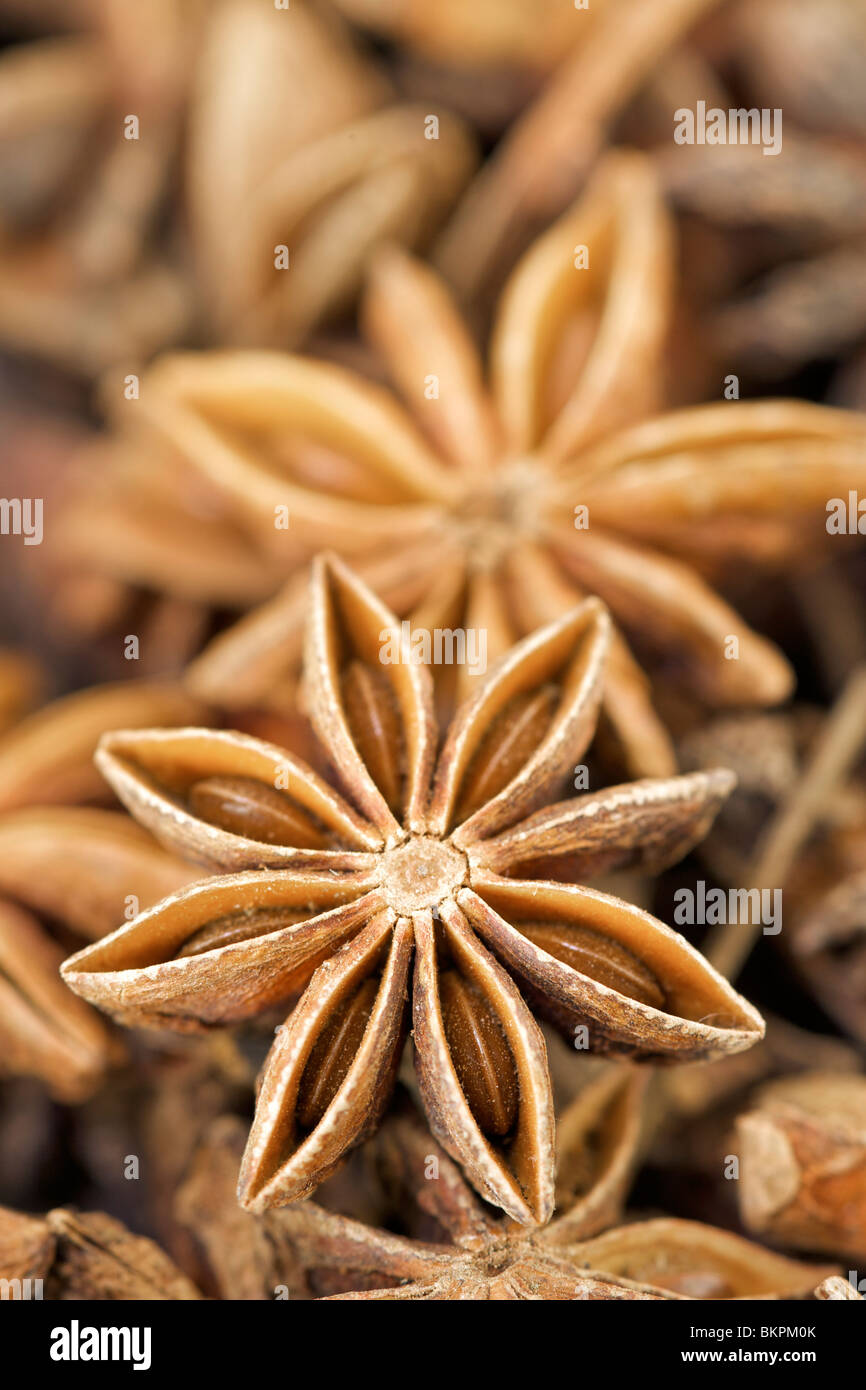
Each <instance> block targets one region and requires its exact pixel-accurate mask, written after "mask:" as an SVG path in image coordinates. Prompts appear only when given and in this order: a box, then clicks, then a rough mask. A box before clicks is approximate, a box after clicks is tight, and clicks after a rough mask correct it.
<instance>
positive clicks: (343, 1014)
mask: <svg viewBox="0 0 866 1390" xmlns="http://www.w3.org/2000/svg"><path fill="white" fill-rule="evenodd" d="M378 991H379V978H378V976H370V977H368V979H366V980H364V982H363V984H362V985H361V986H360V988H359V989H358V990H356V992H355V993H354V994H353V995H351V996H350V997H349V998H348V999H344V1000H343V1003H342V1004H341V1005H340V1006H339V1008H338V1009H335V1010H334V1012H333V1014H332V1015H331V1017H330V1018H329V1020H328V1023H327V1025H326V1026H325V1028H323V1029H322V1032H321V1033H320V1034H319V1036H318V1038H317V1039H316V1042H315V1045H314V1047H313V1050H312V1052H311V1053H310V1057H309V1060H308V1062H307V1065H306V1067H305V1068H304V1074H303V1076H302V1077H301V1084H300V1086H299V1087H298V1104H297V1116H298V1122H299V1124H300V1125H301V1126H302V1127H303V1128H304V1129H315V1127H316V1125H317V1124H318V1123H319V1121H320V1120H321V1118H322V1116H323V1115H324V1113H325V1111H326V1110H327V1108H328V1106H329V1105H330V1104H331V1101H332V1100H333V1099H334V1096H335V1095H336V1094H337V1092H338V1091H339V1089H340V1087H341V1086H342V1084H343V1082H344V1080H345V1079H346V1075H347V1073H348V1070H349V1068H350V1066H351V1065H352V1062H353V1060H354V1058H355V1054H356V1052H357V1051H358V1047H359V1045H360V1042H361V1039H362V1037H363V1036H364V1029H365V1028H366V1027H367V1022H368V1020H369V1017H370V1014H371V1013H372V1012H373V1005H374V1004H375V1002H376V995H377V993H378Z"/></svg>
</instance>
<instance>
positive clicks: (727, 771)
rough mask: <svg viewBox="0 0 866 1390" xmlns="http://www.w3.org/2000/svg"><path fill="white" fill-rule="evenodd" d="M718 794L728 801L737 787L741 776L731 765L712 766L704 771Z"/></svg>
mask: <svg viewBox="0 0 866 1390" xmlns="http://www.w3.org/2000/svg"><path fill="white" fill-rule="evenodd" d="M704 776H705V777H706V779H707V781H708V782H709V784H710V786H711V787H712V790H713V792H714V793H715V794H716V796H718V797H720V798H723V799H724V800H725V801H727V799H728V797H729V796H730V795H731V792H732V791H733V790H734V788H735V787H736V785H737V783H738V781H739V778H738V776H737V774H736V772H734V770H733V768H730V767H710V768H707V770H706V771H705V773H704Z"/></svg>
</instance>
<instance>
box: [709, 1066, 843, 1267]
mask: <svg viewBox="0 0 866 1390" xmlns="http://www.w3.org/2000/svg"><path fill="white" fill-rule="evenodd" d="M737 1137H738V1141H739V1149H740V1183H739V1185H738V1189H739V1196H740V1206H741V1210H742V1215H743V1219H744V1221H745V1224H746V1226H747V1227H748V1229H749V1230H751V1231H754V1232H755V1233H757V1234H760V1235H762V1236H765V1237H766V1238H768V1239H772V1240H773V1241H778V1242H779V1243H780V1244H783V1245H788V1246H791V1247H793V1248H794V1249H799V1250H822V1251H826V1252H828V1253H829V1254H833V1255H844V1256H850V1257H852V1258H854V1259H859V1260H862V1259H866V1077H863V1076H856V1075H850V1074H848V1073H841V1074H840V1073H836V1072H806V1073H804V1074H803V1075H801V1076H795V1077H786V1078H785V1079H783V1080H781V1081H774V1082H771V1083H770V1084H769V1085H768V1086H766V1087H764V1088H763V1089H762V1090H761V1091H759V1092H758V1095H757V1096H756V1097H755V1099H754V1101H753V1104H752V1108H751V1109H750V1110H748V1111H746V1113H745V1114H743V1115H742V1116H741V1117H740V1119H739V1121H738V1124H737Z"/></svg>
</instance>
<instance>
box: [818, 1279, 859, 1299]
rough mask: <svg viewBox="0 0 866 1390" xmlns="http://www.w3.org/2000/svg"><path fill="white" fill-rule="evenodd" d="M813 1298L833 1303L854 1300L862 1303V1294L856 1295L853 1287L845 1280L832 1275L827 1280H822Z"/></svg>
mask: <svg viewBox="0 0 866 1390" xmlns="http://www.w3.org/2000/svg"><path fill="white" fill-rule="evenodd" d="M815 1297H816V1298H820V1299H826V1300H833V1301H835V1300H838V1301H840V1302H841V1301H843V1300H847V1299H854V1298H857V1299H860V1300H861V1301H862V1298H863V1295H862V1293H858V1292H857V1290H856V1289H855V1288H854V1285H853V1284H851V1283H850V1282H849V1281H848V1280H847V1279H842V1278H841V1277H840V1275H838V1274H834V1275H831V1277H830V1278H829V1279H822V1281H821V1283H820V1284H819V1285H818V1287H817V1289H816V1290H815Z"/></svg>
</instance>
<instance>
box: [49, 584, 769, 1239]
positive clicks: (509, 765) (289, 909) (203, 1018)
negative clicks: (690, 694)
mask: <svg viewBox="0 0 866 1390" xmlns="http://www.w3.org/2000/svg"><path fill="white" fill-rule="evenodd" d="M309 608H310V612H309V626H308V634H307V653H306V668H305V678H306V683H307V696H308V702H309V708H310V714H311V719H312V723H313V725H314V727H315V729H316V732H317V734H318V737H319V739H320V740H321V743H322V745H323V749H324V751H325V754H326V759H327V763H328V764H329V766H330V769H331V772H330V774H329V775H328V776H327V777H320V776H319V775H317V774H316V773H314V772H313V770H312V769H311V768H310V767H308V766H306V765H305V764H304V763H302V762H301V761H300V760H299V759H297V758H295V757H293V756H292V755H290V754H289V753H287V752H286V751H285V750H282V749H280V748H277V747H274V746H273V745H269V744H266V743H263V742H261V741H259V740H257V739H253V738H250V737H249V736H244V735H242V734H237V733H231V732H221V731H213V730H185V731H180V732H175V731H171V730H152V731H144V732H135V731H131V732H117V733H114V734H111V735H108V736H107V737H106V738H105V739H104V740H103V743H102V746H101V750H100V752H99V753H98V761H99V765H100V767H101V769H102V771H103V772H104V774H105V775H106V777H107V778H108V779H109V781H110V782H111V784H112V786H113V787H114V788H115V790H116V791H117V793H118V795H119V796H120V797H121V799H122V800H123V801H124V802H125V803H126V804H127V805H128V806H129V808H130V809H131V810H132V811H133V813H134V814H135V815H136V817H137V818H138V819H139V820H140V821H141V822H142V823H143V824H144V825H146V826H147V827H148V828H149V829H151V830H152V831H153V833H154V834H155V835H156V836H157V838H159V839H161V840H163V841H164V842H165V843H166V844H169V845H171V846H172V847H173V848H174V849H175V850H179V851H181V852H184V853H186V854H188V855H190V856H191V857H193V858H195V859H197V860H199V861H200V862H203V863H206V864H208V865H209V866H210V867H212V868H222V869H223V870H231V871H232V872H231V873H230V874H229V875H228V876H227V877H219V878H214V879H210V880H206V881H205V882H203V883H201V884H198V885H195V886H193V887H192V888H191V889H189V890H187V891H185V892H182V893H180V894H178V895H176V896H174V897H171V898H168V899H167V900H166V901H165V902H164V903H163V904H161V905H160V906H159V907H157V908H156V909H154V910H152V911H150V912H146V913H143V914H142V915H141V916H140V917H138V918H136V919H135V920H134V921H133V922H131V923H129V925H127V926H126V927H122V928H121V929H120V930H119V931H117V932H116V933H114V934H113V935H112V936H110V937H108V938H106V939H105V940H104V941H102V942H100V943H98V944H96V945H94V946H92V947H88V948H86V949H85V950H84V951H81V952H79V953H78V954H77V955H76V956H73V957H72V958H71V959H70V960H69V961H68V962H67V963H66V965H65V966H64V970H63V973H64V978H65V979H66V981H67V983H68V984H70V985H71V987H72V988H73V989H74V990H75V991H76V992H77V993H79V994H81V995H82V996H83V997H84V998H86V999H88V1000H90V1001H91V1002H92V1003H96V1004H98V1005H99V1006H100V1007H102V1008H104V1009H106V1010H107V1011H108V1012H109V1013H111V1014H112V1015H113V1016H114V1017H116V1018H118V1019H119V1020H121V1021H122V1022H124V1023H127V1024H133V1025H135V1026H139V1025H158V1026H161V1027H167V1026H168V1027H171V1026H173V1027H176V1028H179V1029H185V1030H195V1029H201V1028H208V1027H213V1026H215V1025H217V1024H220V1023H234V1022H238V1021H240V1020H242V1019H246V1018H250V1017H252V1016H254V1015H256V1014H258V1013H261V1012H262V1011H263V1010H265V1009H270V1008H272V1007H274V1006H275V1005H277V1004H279V1003H281V1002H283V1001H287V1000H289V999H291V998H292V997H293V996H296V995H297V993H298V991H299V990H301V989H303V988H304V987H305V986H306V988H305V990H304V994H303V996H302V998H301V1001H300V1003H299V1004H298V1006H297V1008H296V1009H295V1010H294V1012H293V1013H292V1015H291V1017H290V1018H289V1020H288V1021H287V1023H286V1024H285V1025H284V1026H282V1027H281V1028H280V1029H279V1030H278V1037H277V1040H276V1042H275V1043H274V1046H273V1048H272V1051H271V1055H270V1058H269V1061H268V1063H267V1066H266V1069H265V1072H264V1075H263V1079H262V1083H261V1087H260V1091H259V1096H258V1103H257V1111H256V1120H255V1122H254V1125H253V1129H252V1132H251V1136H250V1141H249V1145H248V1149H247V1154H246V1158H245V1163H244V1170H243V1174H242V1180H241V1197H242V1200H243V1202H244V1203H245V1204H246V1205H248V1206H250V1207H252V1208H254V1209H259V1210H260V1209H262V1208H264V1207H267V1206H269V1205H273V1204H275V1203H281V1202H286V1201H291V1200H293V1199H294V1198H296V1197H299V1196H301V1195H303V1194H304V1193H305V1192H308V1191H310V1190H312V1188H313V1187H314V1186H315V1185H316V1184H317V1183H318V1182H319V1181H321V1179H322V1177H323V1176H325V1175H326V1174H327V1173H328V1172H330V1171H331V1170H332V1169H333V1168H334V1167H335V1165H336V1164H338V1163H339V1162H340V1160H341V1159H342V1156H343V1155H344V1154H345V1152H346V1151H347V1150H348V1149H349V1148H350V1147H351V1146H353V1145H354V1144H357V1143H358V1142H359V1141H360V1140H361V1139H362V1138H363V1137H364V1136H365V1135H366V1134H367V1133H368V1132H369V1131H370V1130H371V1128H372V1127H373V1126H374V1124H375V1122H376V1120H377V1118H378V1117H379V1115H380V1113H381V1111H382V1108H383V1106H384V1105H385V1103H386V1100H387V1097H388V1094H389V1091H390V1088H391V1083H392V1081H393V1078H394V1075H395V1072H396V1068H397V1064H398V1062H399V1058H400V1053H401V1050H402V1043H403V1039H404V1036H405V1027H406V1021H407V1019H406V997H407V991H408V989H409V986H410V981H411V987H412V994H413V1026H414V1043H415V1054H416V1061H417V1067H418V1073H419V1079H420V1083H421V1088H422V1092H423V1095H424V1100H425V1105H426V1107H427V1111H428V1114H429V1116H430V1118H431V1121H432V1124H433V1127H434V1130H435V1132H436V1133H437V1135H438V1136H439V1137H440V1138H441V1139H442V1141H443V1143H444V1144H445V1146H446V1147H447V1148H448V1149H449V1151H450V1152H452V1153H453V1154H455V1156H457V1157H458V1158H459V1160H460V1161H461V1163H463V1165H464V1166H465V1168H466V1170H467V1172H468V1174H469V1176H470V1178H471V1180H472V1181H473V1182H474V1183H475V1184H476V1185H477V1186H478V1188H479V1190H480V1191H481V1192H483V1193H484V1195H485V1196H487V1197H489V1199H490V1200H492V1201H494V1202H496V1203H498V1204H499V1205H501V1206H503V1207H504V1208H505V1210H506V1211H508V1212H509V1214H510V1215H512V1216H514V1217H515V1218H516V1219H518V1220H520V1221H524V1222H526V1221H530V1220H533V1219H534V1220H544V1219H546V1217H547V1216H548V1215H549V1213H550V1210H551V1204H552V1200H553V1180H552V1144H553V1129H552V1109H551V1100H550V1084H549V1077H548V1072H547V1062H546V1053H545V1048H544V1042H543V1039H542V1036H541V1033H540V1031H539V1029H538V1026H537V1025H536V1023H535V1022H534V1021H533V1018H532V1014H531V1012H530V1010H529V1008H528V1007H527V1004H526V1002H525V1001H524V998H523V997H522V993H521V990H522V992H523V994H525V995H526V996H527V997H528V998H529V999H531V1000H532V1001H533V1003H536V1004H537V1006H538V1007H539V1009H541V1010H542V1011H546V1012H548V1013H549V1014H550V1015H551V1016H552V1017H553V1019H554V1020H555V1021H556V1022H558V1024H559V1026H560V1027H561V1028H563V1029H564V1030H565V1031H566V1032H567V1033H571V1034H573V1030H574V1029H575V1028H576V1027H578V1028H580V1027H581V1026H582V1027H585V1029H586V1030H587V1036H586V1042H587V1044H588V1046H589V1047H590V1048H591V1049H592V1050H597V1051H610V1052H619V1053H624V1054H626V1055H631V1056H638V1057H645V1058H654V1059H661V1058H664V1059H667V1060H686V1059H690V1060H691V1059H694V1058H697V1057H703V1056H710V1055H713V1054H715V1053H720V1052H726V1051H738V1050H740V1049H741V1048H744V1047H748V1046H750V1045H751V1044H752V1043H753V1042H755V1041H756V1040H757V1038H758V1037H760V1036H761V1033H762V1031H763V1024H762V1022H761V1019H760V1016H759V1015H758V1014H757V1013H756V1011H755V1010H754V1009H753V1008H752V1007H751V1006H750V1005H749V1004H748V1003H746V1001H745V1000H744V999H742V998H740V996H739V995H737V994H736V993H735V992H734V991H733V990H732V989H731V988H730V986H729V985H728V984H727V982H726V981H725V980H724V979H723V978H722V977H721V976H719V975H717V974H716V972H714V971H713V970H712V969H711V968H710V967H709V966H708V965H707V964H706V962H705V961H704V960H703V959H702V958H701V956H700V955H699V954H698V953H697V952H696V951H695V950H694V949H693V948H692V947H691V946H689V945H688V944H687V943H686V942H685V941H684V940H683V939H682V938H681V937H679V936H677V935H676V933H674V932H672V931H671V930H670V929H669V928H667V927H665V926H663V925H662V924H661V923H660V922H658V921H656V920H655V919H654V918H652V917H650V916H649V915H648V914H647V913H645V912H642V911H641V910H639V909H638V908H634V907H631V906H630V905H629V904H627V903H625V902H622V901H620V900H618V899H616V898H612V897H610V896H608V895H606V894H604V893H599V892H595V891H592V890H590V889H587V888H582V887H580V886H578V885H577V884H574V883H569V884H564V883H557V882H553V881H544V880H542V879H539V878H526V877H521V871H524V872H525V871H526V869H527V868H528V867H530V866H532V865H533V864H538V863H544V864H546V865H548V866H550V865H551V864H552V865H556V864H557V862H560V863H561V862H562V861H563V859H564V858H566V857H567V861H568V865H569V869H570V870H572V871H573V870H575V869H576V870H577V871H578V872H582V873H584V874H587V875H592V874H595V873H598V872H600V871H602V870H605V871H606V870H608V869H610V868H613V867H616V866H618V865H622V864H627V863H639V864H641V865H643V866H645V867H655V866H657V865H659V864H661V863H664V862H667V861H670V860H671V859H676V858H678V857H680V856H681V855H682V854H683V853H684V852H685V851H686V849H687V848H688V847H689V846H690V845H691V844H693V843H694V842H695V840H697V839H699V838H700V836H701V835H702V834H703V833H704V832H705V830H706V828H707V826H708V825H709V823H710V821H711V820H712V817H713V815H714V814H715V812H716V810H717V808H718V806H719V805H720V803H721V802H722V801H723V800H724V797H725V796H726V794H727V793H728V791H729V790H730V786H731V778H730V776H729V774H728V773H726V772H724V771H721V770H718V771H715V772H712V773H698V774H695V775H693V776H689V777H681V778H680V777H672V778H668V779H661V780H658V781H652V780H648V781H645V782H639V783H637V784H635V785H633V786H626V787H619V788H611V789H609V790H608V791H604V792H599V793H594V794H587V795H585V796H580V797H573V798H571V799H570V800H567V801H559V800H557V798H558V796H559V795H560V794H561V792H562V791H563V790H564V787H565V785H566V784H567V783H568V781H569V780H570V779H571V776H572V773H573V770H574V767H575V764H576V763H577V762H578V761H579V759H580V757H581V756H582V754H583V751H584V750H585V749H586V747H587V745H588V744H589V742H590V740H591V738H592V734H593V731H594V727H595V721H596V717H597V713H598V707H599V701H600V698H601V688H602V682H603V676H604V660H605V653H606V648H607V645H608V638H609V624H608V619H607V615H606V613H605V611H604V609H603V607H602V606H601V605H600V604H599V603H598V601H597V600H588V601H585V602H584V603H582V604H580V605H579V606H578V607H577V608H575V609H572V611H571V612H570V613H568V614H566V615H565V616H564V617H562V618H560V619H558V620H557V621H556V622H554V623H552V624H550V625H549V626H547V627H546V628H542V629H540V630H539V631H537V632H536V633H535V634H534V635H532V636H531V637H529V638H526V639H524V641H523V642H521V643H520V644H518V645H517V646H516V647H515V648H514V649H513V650H512V651H511V652H510V653H509V654H508V655H507V656H506V657H505V658H503V660H502V661H501V662H500V663H499V664H498V665H497V666H496V667H495V669H494V670H493V671H492V672H491V673H490V674H489V676H488V678H487V679H486V680H484V681H483V682H482V683H481V685H480V687H479V688H478V689H477V690H476V693H475V694H474V695H473V696H471V697H470V698H469V699H468V700H467V701H466V702H465V703H464V705H463V706H462V707H461V709H460V711H459V713H458V715H457V717H456V718H455V720H454V722H453V723H452V724H451V726H450V728H449V729H448V730H447V732H446V734H445V737H444V740H443V742H442V746H441V748H440V749H439V750H438V752H437V731H436V723H435V718H434V714H433V705H432V682H431V679H430V674H429V671H428V669H427V668H426V667H423V666H419V665H418V664H417V662H416V661H415V660H414V659H413V656H412V654H411V652H410V650H409V647H408V644H406V642H405V638H404V637H403V636H402V635H401V633H400V628H399V624H398V622H397V619H396V618H395V617H394V615H393V614H391V613H390V612H389V611H388V610H387V609H386V608H385V607H384V606H383V605H382V604H381V602H380V601H379V600H377V599H376V598H375V597H374V595H373V594H372V593H371V592H370V591H369V590H367V589H366V588H365V587H364V586H363V585H362V584H361V583H360V581H359V580H358V579H357V578H356V577H355V576H353V575H352V573H351V572H350V571H348V570H347V569H346V568H345V567H344V566H343V565H342V564H341V563H340V562H339V561H337V560H336V559H331V560H327V559H320V560H318V561H317V562H316V564H315V567H314V580H313V585H312V589H311V594H310V600H309ZM383 642H384V643H392V642H393V643H397V644H398V645H397V648H396V650H397V651H398V652H399V659H398V660H397V661H396V662H395V663H393V664H389V663H388V661H387V659H386V660H384V661H383V660H382V656H383V652H387V651H389V648H388V647H387V645H386V647H384V648H383V646H382V644H383ZM338 788H339V789H338ZM413 955H414V963H413ZM317 967H318V968H317ZM314 972H315V973H314ZM512 976H514V977H515V978H512ZM515 979H516V980H518V981H519V982H520V986H521V988H520V989H518V987H517V984H516V983H515Z"/></svg>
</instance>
